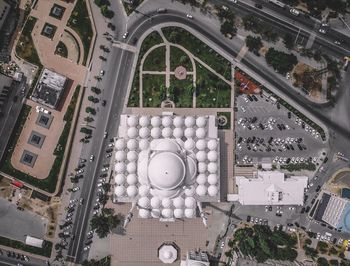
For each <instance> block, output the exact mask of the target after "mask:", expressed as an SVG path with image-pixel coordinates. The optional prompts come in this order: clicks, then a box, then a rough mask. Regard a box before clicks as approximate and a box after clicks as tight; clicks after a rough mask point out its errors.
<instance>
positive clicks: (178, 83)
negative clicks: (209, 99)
mask: <svg viewBox="0 0 350 266" xmlns="http://www.w3.org/2000/svg"><path fill="white" fill-rule="evenodd" d="M192 80H193V79H192V75H191V76H187V79H184V80H178V79H177V78H176V77H175V76H174V75H171V77H170V85H171V86H173V87H174V97H173V101H174V103H175V106H176V107H183V108H190V107H192V103H193V102H192V101H193V94H191V93H190V91H189V90H188V87H189V86H190V85H191V84H192V83H193V81H192Z"/></svg>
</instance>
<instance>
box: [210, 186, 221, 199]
mask: <svg viewBox="0 0 350 266" xmlns="http://www.w3.org/2000/svg"><path fill="white" fill-rule="evenodd" d="M218 192H219V189H218V187H217V186H209V187H208V194H209V196H211V197H214V196H216V195H217V194H218Z"/></svg>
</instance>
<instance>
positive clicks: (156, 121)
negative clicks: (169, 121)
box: [151, 116, 162, 127]
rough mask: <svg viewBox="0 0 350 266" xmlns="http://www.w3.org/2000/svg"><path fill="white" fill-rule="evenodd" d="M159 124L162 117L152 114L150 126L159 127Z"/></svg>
mask: <svg viewBox="0 0 350 266" xmlns="http://www.w3.org/2000/svg"><path fill="white" fill-rule="evenodd" d="M161 124H162V119H160V117H159V116H153V117H152V118H151V125H152V127H160V125H161Z"/></svg>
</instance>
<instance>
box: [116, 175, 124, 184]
mask: <svg viewBox="0 0 350 266" xmlns="http://www.w3.org/2000/svg"><path fill="white" fill-rule="evenodd" d="M114 182H115V183H116V184H117V185H122V184H123V183H124V182H125V175H123V174H117V175H115V177H114Z"/></svg>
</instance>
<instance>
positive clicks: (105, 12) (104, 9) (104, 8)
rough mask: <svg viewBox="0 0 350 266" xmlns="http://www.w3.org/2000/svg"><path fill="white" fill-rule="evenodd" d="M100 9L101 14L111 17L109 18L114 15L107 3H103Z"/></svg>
mask: <svg viewBox="0 0 350 266" xmlns="http://www.w3.org/2000/svg"><path fill="white" fill-rule="evenodd" d="M100 9H101V14H102V15H103V16H104V17H106V18H109V19H111V18H113V17H114V12H113V11H112V10H110V9H109V8H108V6H107V5H102V6H101V7H100Z"/></svg>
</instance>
